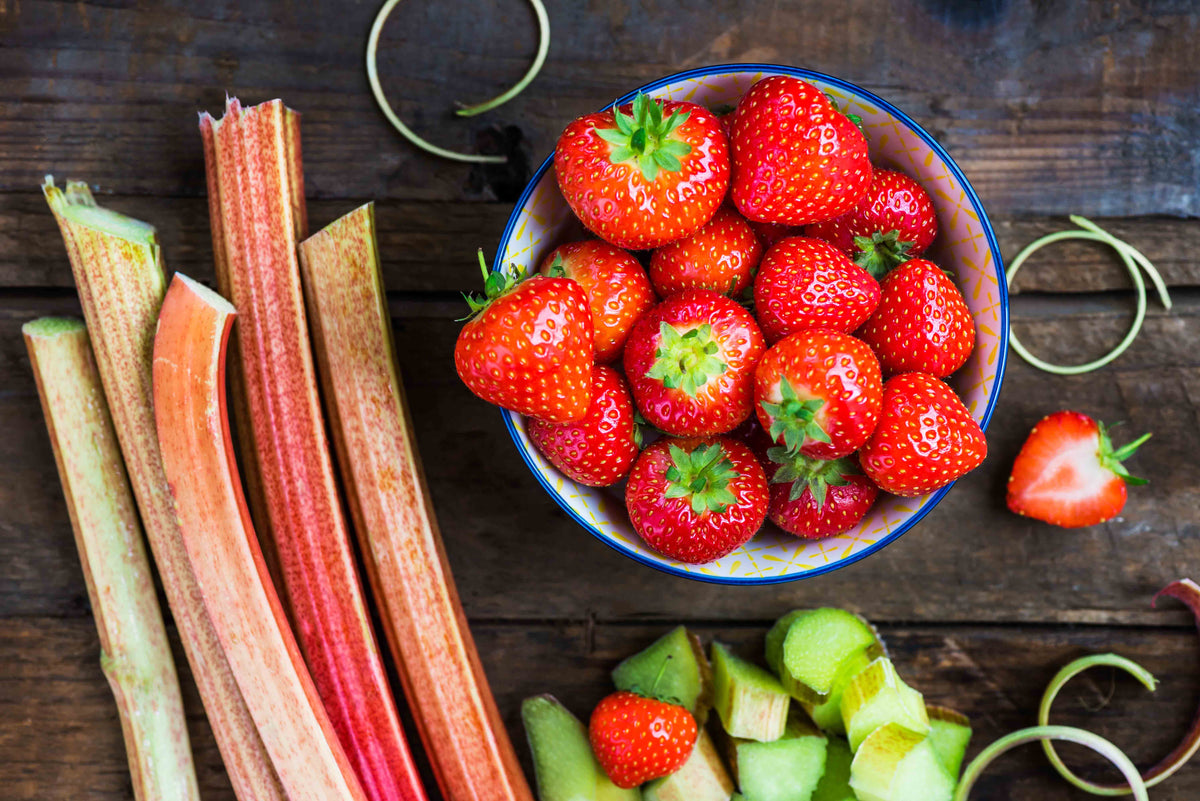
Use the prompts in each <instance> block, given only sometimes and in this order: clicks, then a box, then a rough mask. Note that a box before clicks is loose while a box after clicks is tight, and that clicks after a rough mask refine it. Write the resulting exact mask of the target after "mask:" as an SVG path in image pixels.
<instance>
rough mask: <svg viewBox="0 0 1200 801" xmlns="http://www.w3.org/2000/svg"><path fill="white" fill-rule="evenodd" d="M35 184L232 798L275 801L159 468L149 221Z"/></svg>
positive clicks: (82, 190) (161, 290)
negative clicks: (74, 293) (56, 238)
mask: <svg viewBox="0 0 1200 801" xmlns="http://www.w3.org/2000/svg"><path fill="white" fill-rule="evenodd" d="M42 191H43V192H44V193H45V195H46V202H47V203H49V205H50V209H51V211H53V212H54V217H55V219H56V220H57V221H58V227H59V229H60V230H61V231H62V235H63V242H64V243H65V244H66V246H67V255H68V257H69V258H70V260H71V271H72V273H74V276H75V286H76V287H77V288H78V290H79V302H80V304H81V305H82V306H83V315H84V318H85V319H86V320H87V326H88V331H89V332H90V334H91V340H92V349H93V350H94V352H95V354H96V366H97V368H98V369H99V371H100V380H101V382H102V383H103V384H104V393H105V395H106V397H107V400H108V406H109V409H110V411H111V412H112V418H113V426H114V428H115V429H116V432H117V439H118V440H119V441H120V443H121V452H122V454H123V455H124V457H125V466H126V469H127V470H128V471H129V480H130V483H131V484H132V486H133V495H134V497H135V498H136V499H137V504H138V510H139V511H140V512H141V516H142V525H143V526H145V529H146V538H147V540H149V542H150V550H151V551H152V552H153V554H154V563H155V565H156V566H157V567H158V572H159V576H160V577H161V578H162V584H163V591H164V592H165V594H166V596H167V603H168V605H169V606H170V608H171V616H172V617H173V618H174V620H175V625H177V626H178V627H179V633H180V639H181V640H182V641H183V650H184V653H185V654H187V659H188V663H189V664H190V665H191V667H192V675H193V676H194V677H195V679H196V686H197V687H198V688H199V690H200V698H201V699H202V700H203V701H204V711H205V713H206V714H207V715H208V722H209V725H211V726H212V730H213V734H214V735H215V737H216V740H217V747H218V748H219V749H220V751H221V759H222V760H223V761H224V762H225V769H226V770H227V771H228V773H229V779H230V782H231V783H232V784H233V789H234V792H235V793H236V794H237V796H238V798H240V799H244V800H248V799H254V801H284V798H285V797H284V794H283V788H282V787H280V785H279V777H278V776H276V775H275V769H274V768H273V767H272V765H271V760H270V759H269V758H268V756H267V753H266V750H265V749H264V748H263V743H262V738H261V737H259V734H258V730H257V729H256V728H255V726H254V721H253V720H252V719H251V717H250V712H249V710H248V709H247V708H246V701H245V699H244V698H242V695H241V691H240V690H239V689H238V685H237V682H235V681H234V679H233V674H232V673H230V670H229V663H228V661H227V660H226V658H225V654H224V652H223V650H222V649H221V644H220V642H219V641H218V640H217V636H216V632H215V631H214V630H213V625H212V621H211V620H210V618H209V615H208V611H207V610H206V609H205V608H204V602H203V599H202V598H201V596H200V588H199V587H198V586H197V585H196V577H195V576H194V575H193V574H192V567H191V565H190V564H189V563H188V558H187V552H186V551H185V550H184V547H183V540H182V535H181V534H180V531H179V523H178V521H177V520H176V519H175V510H174V508H173V506H172V502H171V496H170V493H169V492H168V491H167V480H166V477H165V476H164V475H163V467H162V457H161V455H160V453H159V447H158V435H157V432H156V431H155V427H154V406H153V399H152V397H151V388H150V355H151V352H152V350H153V346H154V326H155V322H156V320H157V319H158V310H159V306H161V305H162V300H163V295H164V294H165V292H166V288H167V287H166V278H165V277H164V275H163V266H162V253H161V252H160V250H159V247H158V243H157V240H156V238H155V234H154V228H153V226H150V225H147V224H146V223H143V222H140V221H138V220H133V219H131V218H129V217H125V216H123V215H120V214H117V213H116V212H113V211H110V210H108V209H105V208H103V207H100V206H97V205H96V202H95V200H93V199H92V195H91V192H89V191H88V188H87V185H86V184H83V183H79V182H76V181H70V182H68V183H67V186H66V191H65V192H64V191H63V190H62V189H60V188H59V187H57V186H55V185H54V180H53V179H52V178H47V179H46V182H45V183H44V184H43V185H42Z"/></svg>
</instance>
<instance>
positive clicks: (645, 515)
mask: <svg viewBox="0 0 1200 801" xmlns="http://www.w3.org/2000/svg"><path fill="white" fill-rule="evenodd" d="M769 495H770V493H769V491H768V489H767V479H766V476H765V475H764V474H763V469H762V465H761V464H759V462H758V459H756V458H755V456H754V454H753V453H751V452H750V449H749V448H748V447H746V446H745V445H743V444H742V443H740V442H736V441H734V440H732V439H729V438H727V437H716V438H710V439H669V438H663V439H660V440H657V441H656V442H654V444H652V445H650V446H649V447H647V448H646V449H645V450H644V451H642V455H641V456H639V457H638V460H637V462H636V463H635V464H634V465H633V470H631V471H630V473H629V482H628V483H627V484H626V486H625V508H626V509H627V510H628V511H629V520H630V522H631V523H633V527H634V529H635V530H636V531H637V533H638V534H639V535H640V536H641V538H642V539H643V540H645V541H646V544H647V545H649V546H650V547H651V548H653V549H654V550H656V551H658V552H659V553H661V554H662V555H664V556H667V557H669V558H671V559H675V560H678V561H680V562H686V563H688V564H695V565H699V564H704V563H705V562H711V561H713V560H714V559H720V558H721V557H722V556H725V555H726V554H728V553H729V552H730V551H732V550H734V549H735V548H737V547H739V546H741V545H743V544H744V543H745V542H746V541H747V540H749V539H750V538H751V537H753V536H754V534H755V532H756V531H758V529H759V528H760V527H761V526H762V523H763V519H764V518H765V517H766V515H767V500H768V497H769Z"/></svg>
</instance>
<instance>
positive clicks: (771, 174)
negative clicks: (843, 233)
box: [730, 75, 871, 225]
mask: <svg viewBox="0 0 1200 801" xmlns="http://www.w3.org/2000/svg"><path fill="white" fill-rule="evenodd" d="M732 131H733V133H732V135H731V136H730V149H731V151H732V161H733V180H732V186H731V194H732V197H733V202H734V203H735V204H736V205H737V208H738V211H740V212H741V213H742V215H743V216H744V217H746V219H748V220H757V221H759V222H770V223H782V224H784V225H809V224H810V223H815V222H821V221H822V220H829V219H833V218H834V217H837V216H838V215H840V214H843V213H845V212H847V211H849V210H850V209H851V208H853V207H854V205H855V204H856V203H858V201H859V199H860V198H861V197H862V196H863V195H864V194H865V193H866V191H867V187H868V186H870V183H871V162H870V160H869V159H868V157H867V140H866V137H864V136H863V134H862V131H860V130H859V129H858V127H857V126H856V125H855V124H854V123H853V122H852V121H851V120H850V119H849V118H848V117H847V116H845V115H844V114H842V113H841V112H839V111H838V110H837V109H836V108H835V107H834V106H833V104H832V103H831V102H830V101H829V98H827V97H826V96H825V95H824V94H823V93H822V92H821V90H819V89H817V88H816V87H814V86H812V85H811V84H808V83H805V82H804V81H802V80H800V79H799V78H792V77H790V76H787V75H775V76H772V77H770V78H764V79H763V80H761V81H759V82H758V83H756V84H754V86H752V87H750V91H748V92H746V94H745V95H744V96H743V97H742V99H741V101H740V102H739V103H738V107H737V111H736V112H735V114H734V118H733V126H732Z"/></svg>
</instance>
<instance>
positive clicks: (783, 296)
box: [754, 236, 879, 342]
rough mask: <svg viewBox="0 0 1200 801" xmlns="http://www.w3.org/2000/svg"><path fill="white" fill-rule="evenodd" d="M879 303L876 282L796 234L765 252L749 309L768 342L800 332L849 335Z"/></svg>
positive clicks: (829, 247) (834, 251)
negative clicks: (823, 330)
mask: <svg viewBox="0 0 1200 801" xmlns="http://www.w3.org/2000/svg"><path fill="white" fill-rule="evenodd" d="M878 305H879V284H878V283H877V282H876V281H875V279H874V278H872V277H871V276H870V274H868V273H867V271H866V270H864V269H862V268H861V267H859V266H858V265H856V264H855V263H854V262H852V261H850V259H848V258H847V257H846V255H845V254H844V253H842V252H840V251H839V250H838V249H837V248H835V247H833V245H830V244H829V243H828V242H822V241H821V240H820V239H811V238H808V237H802V236H796V237H791V238H790V239H784V240H783V241H782V242H779V243H777V244H776V245H775V246H774V247H773V248H771V249H770V250H768V251H767V255H765V256H763V260H762V264H760V265H759V268H758V276H757V277H756V278H755V279H754V310H755V313H756V314H757V316H758V324H759V325H761V326H762V330H763V334H765V335H766V337H767V341H768V342H778V341H779V340H781V339H783V338H784V337H785V336H787V335H788V334H791V333H794V332H796V331H802V330H804V329H806V328H831V329H833V330H835V331H844V332H847V333H849V332H851V331H853V330H854V329H856V328H858V327H859V326H860V325H862V324H863V322H864V321H865V320H866V319H867V318H868V317H870V316H871V313H872V312H874V311H875V307H876V306H878Z"/></svg>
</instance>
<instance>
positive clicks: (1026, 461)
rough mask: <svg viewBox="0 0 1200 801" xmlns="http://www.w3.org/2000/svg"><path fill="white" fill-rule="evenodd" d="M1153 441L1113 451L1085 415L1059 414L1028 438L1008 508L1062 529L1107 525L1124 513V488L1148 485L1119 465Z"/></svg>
mask: <svg viewBox="0 0 1200 801" xmlns="http://www.w3.org/2000/svg"><path fill="white" fill-rule="evenodd" d="M1149 438H1150V435H1149V434H1144V435H1142V436H1141V437H1139V438H1137V439H1136V440H1134V441H1133V442H1130V443H1129V444H1127V445H1124V446H1122V447H1120V448H1117V449H1115V450H1114V449H1113V444H1112V440H1111V439H1109V436H1108V429H1106V428H1105V426H1104V424H1103V423H1098V422H1096V421H1095V420H1093V419H1092V418H1090V417H1088V416H1087V415H1086V414H1080V413H1079V412H1067V411H1064V412H1055V413H1054V414H1052V415H1049V416H1047V417H1045V418H1043V419H1042V420H1041V422H1039V423H1038V424H1037V425H1036V426H1034V427H1033V430H1032V431H1030V432H1029V438H1028V439H1027V440H1025V444H1024V445H1022V446H1021V452H1020V453H1019V454H1017V460H1016V461H1015V462H1014V463H1013V468H1012V474H1011V475H1010V476H1009V478H1008V508H1009V509H1011V510H1012V511H1014V512H1016V513H1017V514H1019V515H1024V516H1026V517H1032V518H1034V519H1036V520H1042V521H1044V522H1046V523H1050V524H1052V525H1055V526H1061V527H1063V528H1081V527H1083V526H1094V525H1096V524H1097V523H1103V522H1104V521H1106V520H1110V519H1112V518H1113V517H1116V516H1117V515H1118V514H1120V513H1121V510H1122V509H1124V508H1125V498H1126V493H1127V490H1126V485H1127V484H1133V485H1140V484H1145V483H1146V480H1145V479H1141V478H1135V477H1133V476H1131V475H1129V471H1128V470H1126V469H1125V467H1124V466H1123V465H1122V464H1121V462H1122V461H1124V460H1125V459H1128V458H1129V457H1130V456H1132V455H1133V452H1134V451H1136V450H1137V449H1138V447H1140V446H1141V444H1142V443H1143V442H1145V441H1146V440H1148V439H1149Z"/></svg>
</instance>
